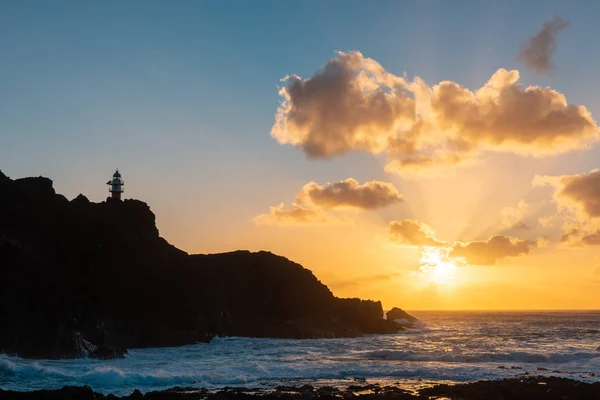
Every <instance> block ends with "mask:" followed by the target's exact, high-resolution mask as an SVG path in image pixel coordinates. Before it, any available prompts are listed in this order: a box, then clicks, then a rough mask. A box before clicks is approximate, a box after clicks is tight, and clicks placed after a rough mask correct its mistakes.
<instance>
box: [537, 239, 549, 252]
mask: <svg viewBox="0 0 600 400" xmlns="http://www.w3.org/2000/svg"><path fill="white" fill-rule="evenodd" d="M548 246H550V239H549V238H545V237H543V238H539V239H538V240H537V241H536V247H538V248H540V249H543V248H545V247H548Z"/></svg>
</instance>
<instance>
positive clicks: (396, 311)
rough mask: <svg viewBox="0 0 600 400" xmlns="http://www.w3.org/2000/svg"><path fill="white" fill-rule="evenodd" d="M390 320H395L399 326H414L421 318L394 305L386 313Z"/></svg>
mask: <svg viewBox="0 0 600 400" xmlns="http://www.w3.org/2000/svg"><path fill="white" fill-rule="evenodd" d="M385 316H386V319H387V320H388V321H393V322H394V323H395V324H396V325H397V326H398V327H399V328H414V327H415V323H417V322H419V320H418V319H417V318H415V317H413V316H412V315H410V314H409V313H407V312H406V311H404V310H402V309H401V308H398V307H394V308H392V309H391V310H390V311H388V312H387V313H386V314H385Z"/></svg>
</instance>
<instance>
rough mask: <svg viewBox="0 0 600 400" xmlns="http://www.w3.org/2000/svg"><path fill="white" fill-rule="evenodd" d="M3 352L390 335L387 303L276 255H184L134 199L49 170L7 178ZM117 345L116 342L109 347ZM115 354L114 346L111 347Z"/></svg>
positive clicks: (1, 234)
mask: <svg viewBox="0 0 600 400" xmlns="http://www.w3.org/2000/svg"><path fill="white" fill-rule="evenodd" d="M0 193H2V196H0V323H1V324H2V327H3V329H1V330H0V349H2V350H3V351H4V352H6V353H9V354H17V355H19V356H21V357H33V358H73V357H87V356H89V357H97V358H102V359H104V358H107V357H108V358H112V357H120V356H122V354H120V352H119V351H117V349H126V348H138V347H166V346H179V345H186V344H194V343H206V342H209V341H210V340H211V339H212V338H213V337H215V336H248V337H275V338H328V337H354V336H359V335H362V334H371V333H393V332H395V331H397V327H396V326H395V324H393V323H392V322H391V321H387V320H385V319H384V318H383V310H382V307H381V303H380V302H377V301H370V300H360V299H339V298H336V297H335V296H334V295H333V294H332V293H331V291H330V290H329V288H328V287H327V286H325V285H324V284H323V283H321V282H320V281H319V280H318V279H317V278H316V277H315V276H314V275H313V273H312V272H311V271H309V270H308V269H306V268H304V267H302V266H301V265H299V264H297V263H294V262H292V261H290V260H288V259H286V258H284V257H280V256H277V255H275V254H272V253H269V252H264V251H263V252H257V253H251V252H249V251H234V252H230V253H224V254H209V255H202V254H199V255H188V254H187V253H186V252H184V251H181V250H179V249H177V248H176V247H174V246H173V245H171V244H169V243H168V242H167V241H166V240H165V239H164V238H162V237H160V235H159V232H158V229H157V228H156V223H155V219H156V217H155V215H154V213H153V212H152V211H151V210H150V207H149V206H148V205H147V204H146V203H144V202H141V201H138V200H124V201H121V200H118V199H113V198H108V199H106V201H104V202H102V203H93V202H90V201H89V199H87V198H86V197H85V196H83V195H79V196H77V197H76V198H75V199H73V200H72V201H68V200H67V199H66V198H65V197H64V196H62V195H59V194H56V193H55V191H54V188H53V187H52V181H51V180H50V179H47V178H42V177H39V178H25V179H17V180H11V179H10V178H8V177H6V176H5V175H4V174H2V175H0ZM111 349H112V350H111ZM113 350H114V351H113Z"/></svg>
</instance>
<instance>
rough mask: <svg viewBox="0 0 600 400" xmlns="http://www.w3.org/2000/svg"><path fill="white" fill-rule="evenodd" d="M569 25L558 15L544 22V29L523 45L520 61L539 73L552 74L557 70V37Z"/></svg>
mask: <svg viewBox="0 0 600 400" xmlns="http://www.w3.org/2000/svg"><path fill="white" fill-rule="evenodd" d="M568 25H569V22H568V21H566V20H564V19H562V18H561V17H559V16H558V15H556V16H554V18H553V19H552V20H551V21H546V22H544V25H543V26H542V29H541V30H540V31H539V32H537V33H536V34H535V35H533V36H531V37H530V38H529V40H528V41H527V43H525V44H523V45H521V51H520V52H519V56H518V59H519V60H520V61H523V62H524V63H525V65H526V66H527V68H530V69H532V70H533V71H535V72H537V73H540V74H550V73H552V72H553V71H554V69H555V67H554V64H553V63H552V56H553V55H554V52H555V51H556V35H558V33H559V32H560V31H562V30H563V29H565V28H566V27H567V26H568Z"/></svg>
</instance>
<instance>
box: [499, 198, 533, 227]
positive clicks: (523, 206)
mask: <svg viewBox="0 0 600 400" xmlns="http://www.w3.org/2000/svg"><path fill="white" fill-rule="evenodd" d="M528 210H529V204H528V203H527V202H526V201H525V200H520V201H519V203H518V204H517V206H516V207H505V208H503V209H502V211H501V212H500V215H501V216H502V225H504V226H505V227H507V228H515V229H525V228H526V227H527V225H526V224H525V222H524V221H523V219H524V218H525V216H526V215H527V212H528Z"/></svg>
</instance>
